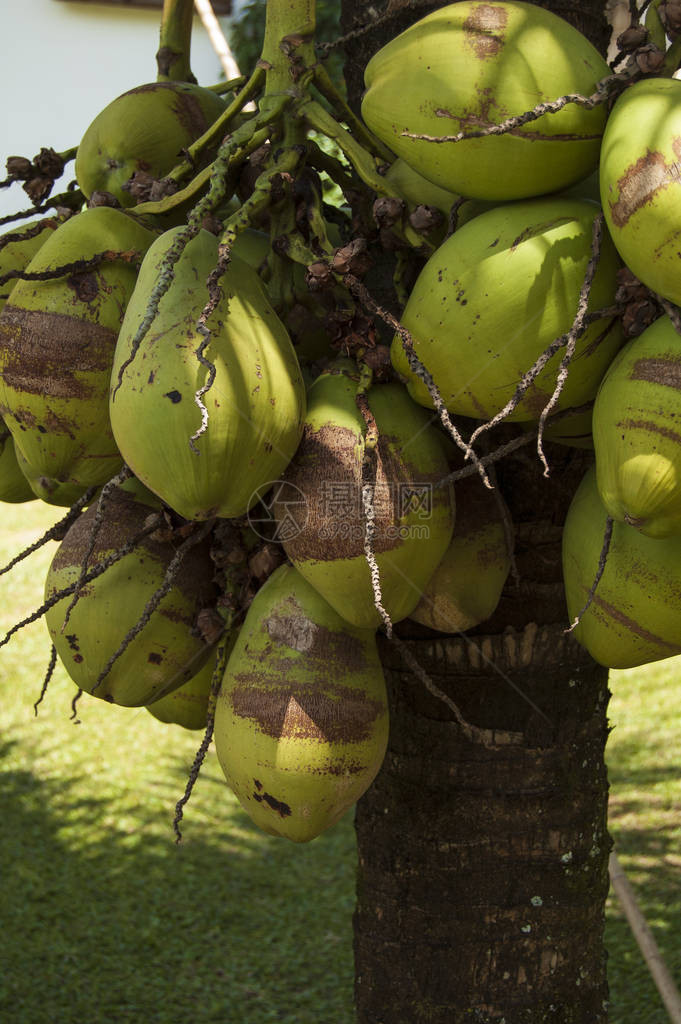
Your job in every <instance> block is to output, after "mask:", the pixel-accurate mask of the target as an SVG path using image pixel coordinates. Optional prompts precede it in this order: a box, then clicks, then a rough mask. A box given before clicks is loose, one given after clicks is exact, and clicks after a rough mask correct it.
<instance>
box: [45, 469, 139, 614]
mask: <svg viewBox="0 0 681 1024" xmlns="http://www.w3.org/2000/svg"><path fill="white" fill-rule="evenodd" d="M131 476H132V470H131V469H129V467H128V466H126V465H125V463H124V464H123V468H122V469H121V470H120V472H119V473H118V474H117V475H116V476H115V477H113V479H111V480H109V481H108V483H105V484H104V486H103V487H102V491H101V494H100V495H99V499H98V501H97V508H96V509H95V518H94V521H93V523H92V528H91V530H90V538H89V541H88V546H87V550H86V552H85V555H84V556H83V561H82V563H81V567H80V576H79V577H78V579H77V581H76V588H75V590H74V592H73V597H72V598H71V603H70V604H69V606H68V608H67V609H66V615H65V616H64V621H63V623H62V627H61V632H62V633H63V632H64V630H65V629H66V625H67V623H68V621H69V619H70V618H71V612H72V611H73V609H74V608H75V606H76V604H77V603H78V598H79V597H80V595H81V592H82V589H83V582H84V580H85V577H86V575H87V569H88V564H89V562H90V558H91V557H92V552H93V551H94V550H95V544H96V542H97V536H98V534H99V531H100V529H101V528H102V525H103V523H104V510H105V507H106V503H107V501H108V499H109V495H110V494H111V492H112V490H113V489H114V487H118V486H119V485H120V484H122V483H125V481H126V480H128V479H129V478H130V477H131Z"/></svg>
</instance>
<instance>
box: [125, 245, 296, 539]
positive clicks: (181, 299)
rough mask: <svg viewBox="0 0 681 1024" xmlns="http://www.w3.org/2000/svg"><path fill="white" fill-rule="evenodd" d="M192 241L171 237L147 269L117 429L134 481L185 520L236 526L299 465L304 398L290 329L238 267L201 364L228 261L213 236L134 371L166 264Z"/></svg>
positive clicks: (229, 277)
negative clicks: (221, 262) (211, 289)
mask: <svg viewBox="0 0 681 1024" xmlns="http://www.w3.org/2000/svg"><path fill="white" fill-rule="evenodd" d="M181 230H182V229H181V228H175V229H172V230H170V231H167V232H165V233H164V234H163V235H162V236H161V237H160V238H159V239H158V240H157V241H156V242H155V243H154V245H153V246H152V247H151V249H150V250H149V252H148V254H147V256H146V257H145V260H144V263H143V265H142V269H141V271H140V276H139V281H138V284H137V287H136V289H135V293H134V295H133V298H132V300H131V302H130V305H129V306H128V309H127V312H126V315H125V320H124V322H123V326H122V328H121V332H120V336H119V339H118V344H117V346H116V354H115V360H114V367H113V374H112V378H111V380H112V387H111V401H110V414H111V424H112V428H113V433H114V437H115V438H116V443H117V445H118V447H119V449H120V451H121V453H122V455H123V458H124V459H125V461H126V463H127V464H128V465H129V466H130V468H131V469H132V470H133V472H134V473H135V475H136V476H137V477H138V478H139V479H140V480H141V481H142V482H143V483H144V484H145V485H146V486H147V487H148V488H149V489H150V490H152V491H153V492H154V493H155V494H157V495H158V496H159V497H160V498H161V499H162V500H163V501H164V502H165V503H166V504H167V505H169V506H170V507H171V508H173V509H175V511H176V512H178V513H179V514H180V515H181V516H184V517H185V518H186V519H210V518H212V517H213V516H221V517H224V518H233V517H235V516H240V515H243V514H244V512H246V510H247V509H248V508H249V506H250V505H251V504H252V503H253V502H254V501H255V500H256V497H257V495H256V492H257V490H258V488H260V487H262V486H263V485H264V484H266V483H267V482H269V481H273V480H276V479H277V478H278V477H279V475H280V474H281V473H282V471H283V470H284V469H285V467H286V465H287V464H288V462H289V460H290V459H291V457H292V455H293V453H294V451H295V450H296V447H297V445H298V441H299V439H300V435H301V431H302V420H303V416H304V414H305V389H304V385H303V380H302V375H301V372H300V367H299V365H298V360H297V358H296V355H295V352H294V350H293V346H292V344H291V341H290V338H289V336H288V334H287V333H286V329H285V327H284V326H283V324H282V323H281V321H280V320H279V318H278V317H277V315H276V313H275V312H274V310H273V309H272V306H271V305H270V302H269V300H268V298H267V295H266V294H265V291H264V289H263V287H262V285H261V283H260V280H259V279H258V276H257V274H256V273H255V271H254V270H252V269H251V267H249V266H248V265H247V264H246V263H244V262H242V261H241V260H239V259H238V258H236V257H235V258H233V259H232V261H231V263H230V264H229V267H228V269H227V272H226V273H225V275H224V276H223V277H222V278H221V280H220V287H221V289H222V298H221V300H220V302H219V303H218V305H217V308H216V309H215V311H214V313H213V314H212V316H211V317H210V318H209V320H208V322H207V328H208V330H209V332H210V337H209V341H208V344H207V345H206V346H205V349H204V352H203V359H202V361H200V360H199V358H198V356H197V350H198V349H199V346H200V345H201V343H202V342H203V341H204V337H203V335H202V334H201V333H200V332H199V331H198V330H197V327H196V324H197V321H198V319H199V316H200V315H201V313H202V311H203V308H204V306H205V304H206V303H207V301H208V291H207V288H206V280H207V278H208V276H209V274H210V273H211V271H212V270H213V269H214V268H215V265H216V263H217V260H218V243H217V239H216V238H215V236H214V235H212V234H210V233H209V232H208V231H201V232H199V234H198V235H197V236H196V237H195V238H193V239H192V240H191V241H190V242H189V244H188V245H187V246H186V248H185V249H184V251H183V253H182V256H181V257H180V259H179V261H178V262H177V264H176V265H175V268H174V271H173V275H174V276H173V281H172V283H171V286H170V288H169V289H168V291H167V292H166V294H165V295H164V296H163V298H162V299H161V301H160V305H159V309H158V314H157V316H156V318H155V320H154V322H153V325H152V326H151V329H150V330H149V331H148V333H147V334H146V336H145V338H144V340H143V341H142V344H141V346H140V348H139V351H138V352H137V354H136V355H135V356H134V358H133V359H132V361H130V356H131V354H132V351H133V342H134V339H135V335H136V332H137V330H138V327H139V325H140V322H141V321H142V320H143V318H144V315H145V311H146V308H147V304H148V301H149V297H150V295H151V293H152V292H153V290H154V288H155V286H156V283H157V280H158V276H159V272H160V267H161V264H162V262H163V259H164V257H165V256H166V254H167V252H168V250H169V249H170V247H171V246H172V245H173V243H174V242H175V241H176V239H177V238H178V234H179V232H180V231H181ZM209 364H210V365H209ZM211 365H212V366H213V367H214V369H215V379H214V381H213V383H212V385H211V386H210V388H209V389H208V390H206V391H205V393H203V395H202V396H201V403H202V404H203V406H204V408H205V411H206V418H205V424H204V425H203V426H204V427H205V429H202V414H201V409H200V407H199V404H198V403H197V401H196V398H195V396H196V394H197V392H198V391H200V390H201V389H202V388H205V386H206V383H207V381H208V376H209V373H210V372H211V371H210V366H211ZM119 381H120V384H119ZM192 438H194V440H192ZM190 440H192V444H191V445H190Z"/></svg>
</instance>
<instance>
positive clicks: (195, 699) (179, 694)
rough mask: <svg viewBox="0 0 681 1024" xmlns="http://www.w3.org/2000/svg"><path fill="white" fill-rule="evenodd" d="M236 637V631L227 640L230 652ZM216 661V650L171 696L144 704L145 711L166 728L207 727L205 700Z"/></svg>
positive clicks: (209, 690)
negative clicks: (167, 726) (170, 726)
mask: <svg viewBox="0 0 681 1024" xmlns="http://www.w3.org/2000/svg"><path fill="white" fill-rule="evenodd" d="M237 635H238V631H237V630H235V631H234V632H233V634H232V636H231V638H230V640H229V649H230V650H231V648H232V647H233V646H234V643H235V641H236V638H237ZM217 661H218V649H217V648H216V649H215V650H214V652H213V654H212V655H211V656H210V657H209V659H208V661H207V662H206V664H205V665H204V666H203V668H202V669H200V670H199V671H198V672H197V673H196V675H195V676H192V678H191V679H190V680H189V682H187V683H183V684H182V686H178V687H177V689H176V690H173V691H172V693H168V694H166V696H165V697H161V699H160V700H155V701H154V702H153V703H152V704H147V706H146V707H147V711H148V712H149V714H150V715H153V717H154V718H157V719H158V721H159V722H165V723H166V724H167V725H180V726H182V728H183V729H189V730H191V731H197V730H198V729H205V728H206V715H207V714H208V699H209V697H210V692H211V689H212V686H213V677H214V675H215V669H216V666H217Z"/></svg>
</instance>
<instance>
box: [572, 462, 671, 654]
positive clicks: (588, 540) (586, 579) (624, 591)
mask: <svg viewBox="0 0 681 1024" xmlns="http://www.w3.org/2000/svg"><path fill="white" fill-rule="evenodd" d="M606 519H607V511H606V509H605V506H604V505H603V502H602V501H601V498H600V495H599V493H598V487H597V484H596V472H595V469H594V468H591V469H590V470H589V471H588V473H587V474H586V476H585V477H584V480H583V481H582V483H581V484H580V486H579V488H578V490H577V492H576V494H575V496H574V498H573V499H572V503H571V505H570V509H569V511H568V515H567V519H566V522H565V527H564V530H563V578H564V583H565V596H566V599H567V607H568V615H569V618H570V621H571V622H572V621H574V619H575V617H576V616H577V615H578V613H579V612H580V611H581V609H582V608H583V607H584V605H585V604H586V601H587V598H588V596H589V593H590V591H591V588H592V586H593V583H594V580H595V579H596V574H597V572H598V567H599V559H600V555H601V551H602V548H603V538H604V534H605V526H606ZM680 594H681V537H678V536H677V537H668V538H666V539H665V540H654V539H652V538H650V537H646V536H644V535H643V534H642V533H640V531H639V530H636V529H634V527H633V526H627V524H626V523H617V522H616V523H614V524H613V530H612V539H611V542H610V550H609V552H608V557H607V561H606V564H605V571H604V572H603V576H602V577H601V580H600V582H599V584H598V587H597V588H596V592H595V594H594V597H593V601H592V602H591V604H590V606H589V607H588V608H587V610H586V611H585V612H584V613H583V614H582V616H581V620H580V622H579V624H578V626H577V627H576V629H575V631H574V633H575V637H576V638H577V640H578V641H579V642H580V644H582V646H583V647H585V648H586V649H587V651H588V652H589V654H591V656H592V657H593V658H595V660H596V661H598V662H600V664H601V665H607V666H608V667H609V668H634V667H635V666H636V665H645V664H647V663H648V662H651V661H659V660H660V659H661V658H669V657H672V655H676V654H681V601H680V598H679V595H680Z"/></svg>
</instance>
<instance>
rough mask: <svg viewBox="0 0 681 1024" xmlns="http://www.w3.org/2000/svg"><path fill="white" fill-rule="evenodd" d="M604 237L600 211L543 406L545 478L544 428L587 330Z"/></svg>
mask: <svg viewBox="0 0 681 1024" xmlns="http://www.w3.org/2000/svg"><path fill="white" fill-rule="evenodd" d="M602 238H603V211H602V210H601V211H599V213H597V214H596V216H595V217H594V222H593V227H592V232H591V256H590V257H589V262H588V263H587V267H586V271H585V273H584V280H583V282H582V287H581V289H580V292H579V299H578V302H577V312H576V313H575V318H574V320H573V321H572V327H571V328H570V330H569V332H568V335H567V339H566V341H565V355H564V356H563V358H562V360H561V362H560V366H559V367H558V374H557V376H556V386H555V388H554V391H553V394H552V395H551V397H550V398H549V400H548V402H547V403H546V405H545V406H544V408H543V409H542V412H541V416H540V417H539V426H538V428H537V454H538V455H539V458H540V459H541V461H542V464H543V466H544V476H548V475H549V464H548V462H547V461H546V456H545V455H544V445H543V439H544V427H545V425H546V420H547V419H548V417H549V416H550V414H551V410H552V409H553V408H554V407H555V405H556V403H557V402H558V399H559V398H560V395H561V392H562V390H563V388H564V387H565V383H566V381H567V378H568V373H569V370H570V363H571V362H572V359H573V357H574V354H575V349H576V347H577V339H578V338H579V337H581V335H582V334H583V333H584V331H585V330H586V324H585V318H586V312H587V307H588V305H589V297H590V295H591V286H592V285H593V281H594V277H595V276H596V271H597V269H598V261H599V258H600V255H601V241H602Z"/></svg>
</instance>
